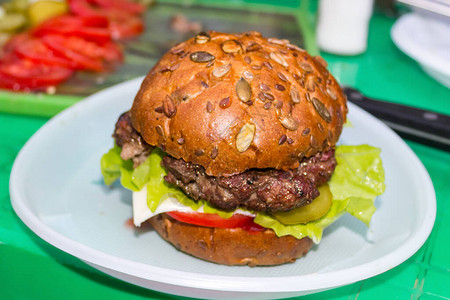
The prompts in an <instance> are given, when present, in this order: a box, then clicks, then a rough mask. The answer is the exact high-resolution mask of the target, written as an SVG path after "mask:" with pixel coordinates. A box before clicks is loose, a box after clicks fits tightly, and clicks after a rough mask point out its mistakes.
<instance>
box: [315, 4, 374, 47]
mask: <svg viewBox="0 0 450 300" xmlns="http://www.w3.org/2000/svg"><path fill="white" fill-rule="evenodd" d="M372 10H373V0H320V3H319V19H318V23H317V43H318V45H319V48H320V49H321V50H323V51H325V52H330V53H334V54H340V55H357V54H361V53H364V52H365V51H366V49H367V37H368V32H369V21H370V17H371V16H372Z"/></svg>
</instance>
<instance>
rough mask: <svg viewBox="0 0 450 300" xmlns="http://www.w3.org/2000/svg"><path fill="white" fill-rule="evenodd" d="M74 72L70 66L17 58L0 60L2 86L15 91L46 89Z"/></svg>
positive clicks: (0, 82)
mask: <svg viewBox="0 0 450 300" xmlns="http://www.w3.org/2000/svg"><path fill="white" fill-rule="evenodd" d="M72 73H73V71H72V70H71V69H69V68H64V67H61V66H55V65H53V66H52V65H46V64H42V63H35V62H33V61H31V60H28V59H20V58H16V59H11V60H9V61H6V62H5V61H2V62H0V87H2V88H7V89H12V90H15V91H19V90H20V91H24V90H25V91H26V90H45V89H46V88H47V87H49V86H54V85H57V84H59V83H61V82H62V81H64V80H66V79H68V78H69V77H70V76H71V75H72Z"/></svg>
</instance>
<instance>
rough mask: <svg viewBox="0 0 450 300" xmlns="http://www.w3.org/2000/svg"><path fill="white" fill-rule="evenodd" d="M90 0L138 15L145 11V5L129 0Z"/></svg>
mask: <svg viewBox="0 0 450 300" xmlns="http://www.w3.org/2000/svg"><path fill="white" fill-rule="evenodd" d="M89 2H91V3H94V4H96V5H98V6H99V7H101V8H104V9H105V8H106V9H116V10H119V11H123V12H128V13H131V14H136V15H140V14H142V13H143V12H144V11H145V6H144V5H142V4H140V3H137V2H132V1H127V0H90V1H89Z"/></svg>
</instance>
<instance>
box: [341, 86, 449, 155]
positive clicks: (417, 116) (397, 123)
mask: <svg viewBox="0 0 450 300" xmlns="http://www.w3.org/2000/svg"><path fill="white" fill-rule="evenodd" d="M344 92H345V94H346V95H347V98H348V100H349V101H351V102H352V103H354V104H356V105H358V106H359V107H361V108H362V109H364V110H366V111H368V112H369V113H371V114H372V115H374V116H375V117H377V118H379V119H380V120H382V121H383V122H385V123H386V124H387V125H388V126H389V127H391V128H392V129H393V130H394V131H395V132H397V133H398V134H399V135H400V136H402V137H404V138H407V139H410V140H413V141H416V142H420V143H423V144H426V145H429V146H433V147H437V148H440V149H443V150H445V151H449V152H450V116H448V115H444V114H440V113H437V112H432V111H427V110H423V109H419V108H415V107H411V106H406V105H401V104H396V103H392V102H385V101H380V100H374V99H371V98H368V97H366V96H364V95H363V94H361V93H360V92H359V91H358V90H356V89H353V88H349V87H345V88H344Z"/></svg>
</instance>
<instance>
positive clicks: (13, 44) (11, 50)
mask: <svg viewBox="0 0 450 300" xmlns="http://www.w3.org/2000/svg"><path fill="white" fill-rule="evenodd" d="M28 38H29V35H28V34H26V33H21V34H16V35H15V36H13V37H12V38H10V39H9V40H8V41H7V42H6V43H5V44H4V45H3V47H2V50H1V52H0V60H7V59H8V58H7V57H9V56H10V55H12V54H13V55H15V50H16V48H17V46H18V45H20V44H22V43H23V41H25V40H27V39H28Z"/></svg>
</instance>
